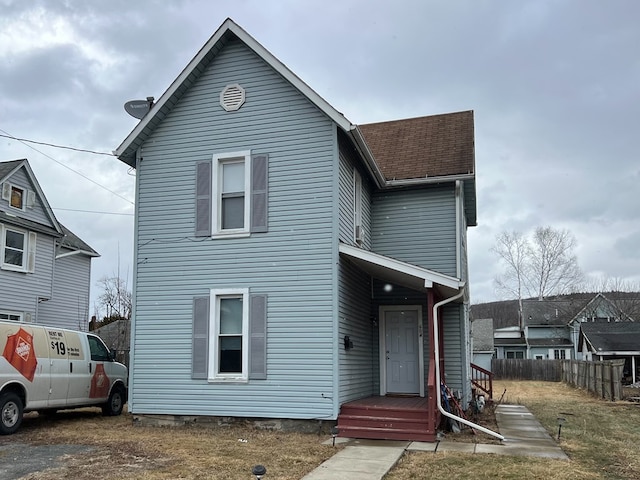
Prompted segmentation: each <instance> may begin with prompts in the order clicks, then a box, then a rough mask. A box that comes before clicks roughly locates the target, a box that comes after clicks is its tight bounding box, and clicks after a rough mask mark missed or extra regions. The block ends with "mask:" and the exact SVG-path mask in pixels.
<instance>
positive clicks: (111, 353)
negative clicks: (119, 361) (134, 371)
mask: <svg viewBox="0 0 640 480" xmlns="http://www.w3.org/2000/svg"><path fill="white" fill-rule="evenodd" d="M109 361H110V362H115V361H116V349H115V348H112V349H111V350H109Z"/></svg>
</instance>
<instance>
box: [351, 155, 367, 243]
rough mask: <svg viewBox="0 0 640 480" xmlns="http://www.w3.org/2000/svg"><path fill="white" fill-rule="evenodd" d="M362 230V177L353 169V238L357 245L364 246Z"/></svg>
mask: <svg viewBox="0 0 640 480" xmlns="http://www.w3.org/2000/svg"><path fill="white" fill-rule="evenodd" d="M363 233H364V232H363V230H362V177H361V176H360V173H359V172H358V171H357V170H356V169H355V168H354V169H353V238H354V240H355V242H356V243H357V244H359V245H360V244H362V241H363V238H364V235H363Z"/></svg>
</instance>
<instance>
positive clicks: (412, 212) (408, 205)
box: [372, 184, 457, 276]
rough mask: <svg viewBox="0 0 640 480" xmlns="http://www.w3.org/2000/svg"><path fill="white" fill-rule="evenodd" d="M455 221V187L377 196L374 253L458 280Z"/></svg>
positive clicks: (374, 220)
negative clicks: (456, 277) (455, 277)
mask: <svg viewBox="0 0 640 480" xmlns="http://www.w3.org/2000/svg"><path fill="white" fill-rule="evenodd" d="M455 218H456V202H455V190H454V187H453V184H452V185H443V186H434V187H426V188H422V189H415V190H399V191H384V192H377V193H375V194H374V196H373V205H372V250H373V251H374V252H376V253H379V254H382V255H387V256H389V257H393V258H395V259H397V260H402V261H404V262H408V263H412V264H414V265H418V266H420V267H423V268H428V269H430V270H434V271H437V272H440V273H444V274H446V275H451V276H455V275H456V274H457V259H456V223H455Z"/></svg>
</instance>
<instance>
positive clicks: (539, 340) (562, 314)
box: [471, 292, 640, 360]
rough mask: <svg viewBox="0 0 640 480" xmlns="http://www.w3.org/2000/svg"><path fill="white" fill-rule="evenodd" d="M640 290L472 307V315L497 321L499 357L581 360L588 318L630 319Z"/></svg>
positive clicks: (599, 320)
mask: <svg viewBox="0 0 640 480" xmlns="http://www.w3.org/2000/svg"><path fill="white" fill-rule="evenodd" d="M638 298H640V294H636V293H620V292H611V293H607V294H606V295H605V294H603V293H589V294H572V295H564V296H560V297H556V298H553V299H544V300H537V299H526V300H523V301H522V318H520V315H519V313H518V302H517V301H516V300H509V301H504V302H492V303H485V304H478V305H473V306H472V307H471V315H472V317H473V318H475V317H480V318H485V317H490V318H492V319H493V322H494V342H495V358H528V359H579V360H580V359H582V355H581V354H580V352H579V350H578V340H579V332H580V327H581V325H582V324H584V323H585V322H605V323H615V322H631V321H633V319H632V317H631V316H630V315H629V314H628V313H626V312H632V313H633V314H635V312H636V310H637V304H638Z"/></svg>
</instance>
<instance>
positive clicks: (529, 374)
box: [491, 358, 562, 382]
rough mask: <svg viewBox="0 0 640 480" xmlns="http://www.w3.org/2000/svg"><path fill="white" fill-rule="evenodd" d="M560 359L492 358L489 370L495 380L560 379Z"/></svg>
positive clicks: (550, 380) (552, 380)
mask: <svg viewBox="0 0 640 480" xmlns="http://www.w3.org/2000/svg"><path fill="white" fill-rule="evenodd" d="M560 362H561V360H528V359H522V358H494V359H493V360H491V370H492V372H493V375H494V377H493V378H494V379H495V380H540V381H545V382H559V381H561V380H562V366H561V364H560Z"/></svg>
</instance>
